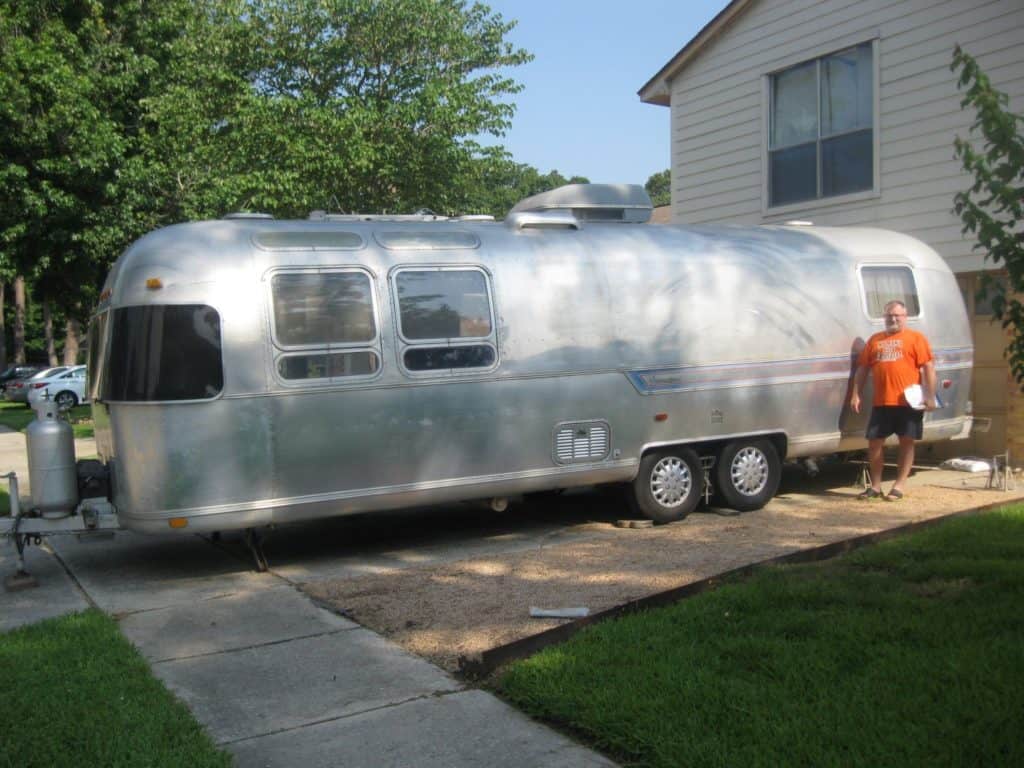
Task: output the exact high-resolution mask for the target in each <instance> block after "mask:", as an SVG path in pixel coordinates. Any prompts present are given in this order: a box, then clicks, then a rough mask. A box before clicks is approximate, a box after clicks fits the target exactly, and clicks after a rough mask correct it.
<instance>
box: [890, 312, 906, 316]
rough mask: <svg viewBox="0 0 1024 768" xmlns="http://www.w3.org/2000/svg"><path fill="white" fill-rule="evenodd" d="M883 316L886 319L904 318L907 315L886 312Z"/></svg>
mask: <svg viewBox="0 0 1024 768" xmlns="http://www.w3.org/2000/svg"><path fill="white" fill-rule="evenodd" d="M885 316H886V317H906V316H907V315H906V313H903V314H899V315H896V314H893V313H892V312H886V313H885Z"/></svg>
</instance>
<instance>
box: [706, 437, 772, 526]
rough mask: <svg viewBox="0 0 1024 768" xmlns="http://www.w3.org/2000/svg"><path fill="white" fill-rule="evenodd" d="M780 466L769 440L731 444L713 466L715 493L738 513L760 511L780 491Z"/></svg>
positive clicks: (742, 441) (748, 440) (744, 440)
mask: <svg viewBox="0 0 1024 768" xmlns="http://www.w3.org/2000/svg"><path fill="white" fill-rule="evenodd" d="M781 479H782V462H781V461H779V452H778V451H776V450H775V446H774V445H773V444H772V442H771V440H764V439H762V440H755V439H753V438H751V439H740V440H734V441H733V442H731V443H729V444H728V445H726V446H725V448H723V449H722V453H721V455H720V456H719V457H718V461H716V462H715V491H716V492H717V493H719V494H721V498H722V500H723V501H724V502H725V506H727V507H731V508H732V509H735V510H736V511H738V512H751V511H753V510H755V509H761V507H763V506H764V505H765V504H767V503H768V502H769V500H771V498H772V497H773V496H774V495H775V493H776V492H777V491H778V490H779V481H780V480H781Z"/></svg>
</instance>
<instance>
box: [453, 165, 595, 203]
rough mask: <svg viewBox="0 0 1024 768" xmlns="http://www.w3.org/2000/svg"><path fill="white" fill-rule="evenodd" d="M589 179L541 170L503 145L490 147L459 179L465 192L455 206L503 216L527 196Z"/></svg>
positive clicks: (583, 182) (581, 182)
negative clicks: (507, 150)
mask: <svg viewBox="0 0 1024 768" xmlns="http://www.w3.org/2000/svg"><path fill="white" fill-rule="evenodd" d="M587 183H589V180H588V179H587V178H586V177H584V176H572V177H570V178H566V177H565V176H563V175H562V174H560V173H559V172H558V171H557V170H553V171H549V172H548V173H543V174H542V173H541V172H540V171H538V170H537V169H536V168H534V167H533V166H532V165H527V164H526V163H517V162H515V161H514V160H513V159H512V158H511V157H510V156H509V155H508V153H507V152H505V151H504V150H503V149H501V148H500V147H498V148H489V150H488V154H485V155H482V156H481V157H480V158H478V159H477V161H476V163H475V164H474V166H473V167H472V169H471V172H470V173H468V174H466V175H465V176H464V177H463V178H462V179H460V184H461V185H462V186H463V194H462V196H461V200H460V201H459V204H458V205H457V206H456V209H457V211H458V212H462V213H485V214H490V215H492V216H494V217H495V218H498V219H500V218H504V216H505V214H507V213H508V211H509V209H510V208H512V206H514V205H515V204H516V203H518V202H519V201H520V200H522V199H523V198H524V197H529V196H530V195H536V194H538V193H540V192H546V191H548V190H549V189H555V188H557V187H561V186H563V185H565V184H587Z"/></svg>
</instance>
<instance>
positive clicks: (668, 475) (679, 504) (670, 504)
mask: <svg viewBox="0 0 1024 768" xmlns="http://www.w3.org/2000/svg"><path fill="white" fill-rule="evenodd" d="M703 486H704V473H703V471H702V470H701V468H700V458H699V457H698V456H697V454H696V453H695V452H694V451H693V449H692V448H671V449H669V450H665V451H655V452H654V453H649V454H647V455H646V456H644V457H643V459H641V460H640V472H639V474H637V476H636V479H635V480H634V481H633V487H632V494H631V498H632V500H633V501H634V502H635V503H636V506H637V507H639V509H640V512H642V513H643V514H644V515H646V516H647V517H649V518H650V519H651V520H654V521H655V522H656V523H672V522H675V521H676V520H682V519H683V518H684V517H686V516H687V515H688V514H690V513H691V512H692V511H693V510H694V508H695V507H696V506H697V502H698V501H700V495H701V492H702V490H703Z"/></svg>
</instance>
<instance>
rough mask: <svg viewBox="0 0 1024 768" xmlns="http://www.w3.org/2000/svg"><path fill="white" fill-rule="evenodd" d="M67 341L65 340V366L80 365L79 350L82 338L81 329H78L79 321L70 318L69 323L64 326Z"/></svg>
mask: <svg viewBox="0 0 1024 768" xmlns="http://www.w3.org/2000/svg"><path fill="white" fill-rule="evenodd" d="M64 329H65V339H64V363H63V365H76V364H77V363H78V349H79V344H80V340H81V338H82V336H81V329H80V328H79V327H78V321H77V320H72V319H71V318H70V317H69V318H68V321H67V323H66V324H65V326H64Z"/></svg>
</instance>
